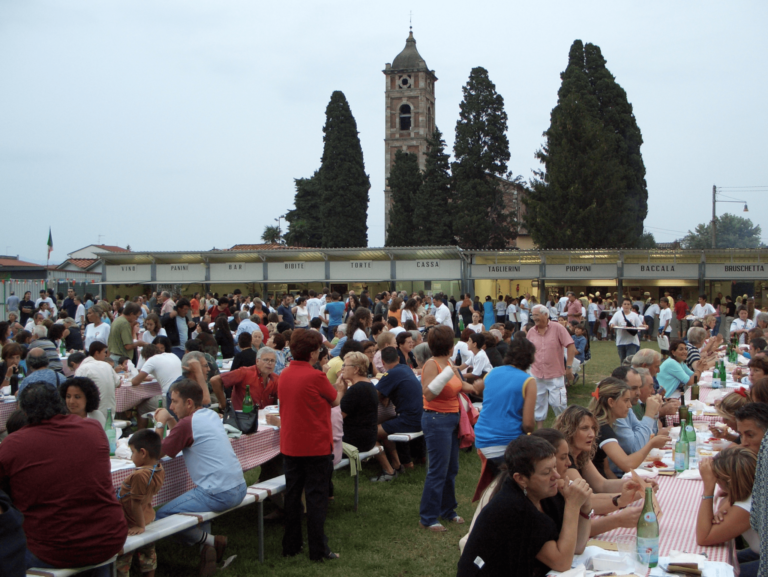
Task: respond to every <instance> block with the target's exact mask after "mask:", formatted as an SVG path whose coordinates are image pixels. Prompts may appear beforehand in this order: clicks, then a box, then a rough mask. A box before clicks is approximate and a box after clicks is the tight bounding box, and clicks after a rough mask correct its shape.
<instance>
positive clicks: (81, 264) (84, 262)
mask: <svg viewBox="0 0 768 577" xmlns="http://www.w3.org/2000/svg"><path fill="white" fill-rule="evenodd" d="M66 262H69V263H72V264H73V265H75V266H76V267H77V268H81V269H83V270H85V269H87V268H88V267H90V266H92V265H93V263H95V262H99V259H97V258H70V259H68V260H67V261H66Z"/></svg>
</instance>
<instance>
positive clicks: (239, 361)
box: [230, 331, 261, 371]
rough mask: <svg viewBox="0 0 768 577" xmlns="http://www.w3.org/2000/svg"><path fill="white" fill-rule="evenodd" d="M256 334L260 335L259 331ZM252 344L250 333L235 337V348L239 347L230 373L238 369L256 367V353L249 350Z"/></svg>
mask: <svg viewBox="0 0 768 577" xmlns="http://www.w3.org/2000/svg"><path fill="white" fill-rule="evenodd" d="M258 333H259V334H261V331H258ZM252 344H253V337H252V336H251V334H250V333H240V335H239V336H238V337H237V346H238V347H240V352H239V353H235V356H234V358H233V359H232V366H231V367H230V371H236V370H237V369H239V368H240V367H253V366H256V351H255V350H254V349H252V348H251V345H252Z"/></svg>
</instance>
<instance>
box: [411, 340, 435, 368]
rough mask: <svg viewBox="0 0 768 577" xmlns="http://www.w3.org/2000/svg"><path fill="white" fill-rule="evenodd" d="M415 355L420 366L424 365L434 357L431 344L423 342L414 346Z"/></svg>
mask: <svg viewBox="0 0 768 577" xmlns="http://www.w3.org/2000/svg"><path fill="white" fill-rule="evenodd" d="M413 357H414V358H415V359H416V362H417V363H418V365H419V366H420V367H421V366H424V363H426V362H427V361H428V360H429V359H431V358H432V351H431V350H430V349H429V345H428V344H427V343H421V344H419V345H416V346H415V347H413Z"/></svg>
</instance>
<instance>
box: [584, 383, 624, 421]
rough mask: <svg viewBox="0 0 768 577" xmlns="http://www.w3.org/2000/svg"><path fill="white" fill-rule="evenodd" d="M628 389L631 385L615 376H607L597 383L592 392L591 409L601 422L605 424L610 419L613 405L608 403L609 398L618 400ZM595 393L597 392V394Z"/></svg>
mask: <svg viewBox="0 0 768 577" xmlns="http://www.w3.org/2000/svg"><path fill="white" fill-rule="evenodd" d="M628 391H629V386H628V385H627V383H625V382H624V381H622V380H619V379H616V378H614V377H607V378H605V379H603V380H602V381H600V382H599V383H597V388H596V389H595V392H594V393H592V400H591V401H590V403H589V410H590V411H591V412H592V414H593V415H594V416H595V419H597V422H598V423H599V424H601V425H603V424H605V423H607V422H608V420H609V417H610V414H611V407H610V406H609V405H608V400H609V399H613V400H614V401H617V400H618V399H620V398H621V397H623V396H624V393H626V392H628ZM595 393H597V396H596V395H595Z"/></svg>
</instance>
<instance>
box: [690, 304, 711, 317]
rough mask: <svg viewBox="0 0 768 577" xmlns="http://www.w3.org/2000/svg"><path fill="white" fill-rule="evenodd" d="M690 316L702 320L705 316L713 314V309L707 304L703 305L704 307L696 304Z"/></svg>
mask: <svg viewBox="0 0 768 577" xmlns="http://www.w3.org/2000/svg"><path fill="white" fill-rule="evenodd" d="M691 314H692V315H693V316H695V317H696V318H697V319H702V320H704V317H705V316H707V315H713V314H715V307H713V306H712V305H711V304H709V303H704V306H701V305H700V304H697V305H696V306H695V307H693V310H692V311H691Z"/></svg>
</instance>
